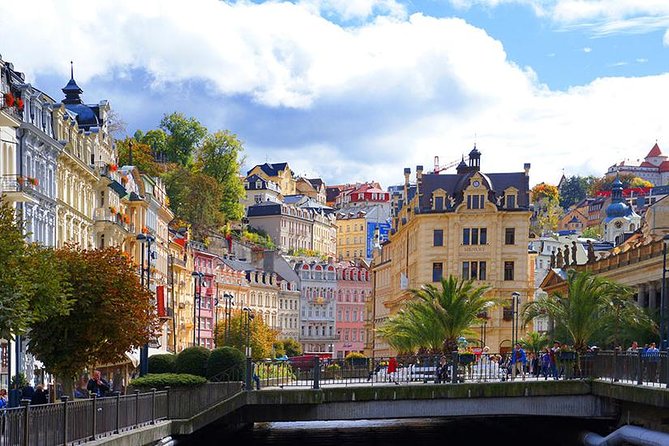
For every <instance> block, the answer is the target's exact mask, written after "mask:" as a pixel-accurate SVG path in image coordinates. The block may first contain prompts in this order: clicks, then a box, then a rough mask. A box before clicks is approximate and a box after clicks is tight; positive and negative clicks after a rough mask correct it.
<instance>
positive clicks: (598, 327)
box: [521, 270, 652, 352]
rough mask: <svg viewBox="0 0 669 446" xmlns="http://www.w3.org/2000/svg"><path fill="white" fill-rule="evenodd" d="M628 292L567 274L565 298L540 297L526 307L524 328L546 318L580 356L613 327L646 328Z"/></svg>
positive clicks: (584, 276) (588, 276)
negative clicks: (563, 334) (567, 339)
mask: <svg viewBox="0 0 669 446" xmlns="http://www.w3.org/2000/svg"><path fill="white" fill-rule="evenodd" d="M631 295H632V290H631V289H629V288H627V287H625V286H622V285H620V284H617V283H615V282H611V281H609V280H606V279H603V278H601V277H598V276H594V275H592V274H590V273H588V272H585V271H582V272H576V271H574V270H569V271H568V272H567V294H563V293H554V294H552V295H548V294H546V295H543V296H539V297H537V299H536V300H534V301H532V302H529V303H528V304H526V305H525V306H524V307H523V309H522V311H521V314H522V318H523V321H524V323H525V324H527V323H528V322H530V321H531V320H532V319H534V318H535V317H538V316H542V315H546V316H548V317H549V318H550V319H551V320H552V321H553V323H554V324H555V325H556V327H558V328H562V329H564V330H565V331H566V333H568V335H569V337H570V338H571V341H572V343H573V345H574V349H575V350H577V351H579V352H584V351H585V350H586V349H587V348H588V342H589V341H590V340H591V339H592V338H593V337H594V336H595V335H598V334H600V333H610V332H611V330H614V329H615V328H614V327H615V325H616V323H618V324H622V325H629V326H648V325H652V321H650V320H649V319H648V317H647V316H646V314H645V313H644V312H643V311H642V310H641V309H640V308H639V307H638V306H636V305H634V304H633V302H632V301H631V298H630V297H631Z"/></svg>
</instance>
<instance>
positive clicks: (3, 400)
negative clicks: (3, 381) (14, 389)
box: [0, 389, 7, 409]
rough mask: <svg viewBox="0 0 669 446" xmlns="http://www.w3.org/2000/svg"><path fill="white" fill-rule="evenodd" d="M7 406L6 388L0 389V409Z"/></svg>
mask: <svg viewBox="0 0 669 446" xmlns="http://www.w3.org/2000/svg"><path fill="white" fill-rule="evenodd" d="M5 407H7V390H6V389H0V409H4V408H5Z"/></svg>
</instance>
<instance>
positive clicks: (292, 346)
mask: <svg viewBox="0 0 669 446" xmlns="http://www.w3.org/2000/svg"><path fill="white" fill-rule="evenodd" d="M283 349H284V350H285V352H286V356H288V357H291V356H300V355H301V354H302V344H300V343H299V342H298V341H296V340H295V339H292V338H289V339H284V341H283Z"/></svg>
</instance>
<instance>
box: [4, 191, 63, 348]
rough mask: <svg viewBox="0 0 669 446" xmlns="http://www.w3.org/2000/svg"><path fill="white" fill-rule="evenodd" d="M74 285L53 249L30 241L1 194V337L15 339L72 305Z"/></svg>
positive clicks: (60, 313) (61, 313)
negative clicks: (72, 285) (66, 275)
mask: <svg viewBox="0 0 669 446" xmlns="http://www.w3.org/2000/svg"><path fill="white" fill-rule="evenodd" d="M70 291H71V290H70V287H69V285H68V284H67V282H66V280H65V270H64V268H63V265H62V264H61V263H60V262H59V261H58V259H57V258H56V256H55V255H54V252H53V250H50V249H46V248H42V247H40V246H38V245H35V244H27V243H26V242H25V239H24V234H23V224H22V222H21V221H20V220H17V219H16V216H15V213H14V209H13V208H12V207H11V206H10V204H9V203H8V202H7V201H5V199H4V197H2V196H0V337H1V338H3V339H11V338H12V337H13V336H14V335H22V334H25V333H26V332H27V331H28V330H29V329H30V327H31V326H32V325H33V324H34V323H36V322H39V321H42V320H44V319H45V318H47V317H49V316H51V315H52V314H56V315H63V314H67V313H68V312H69V310H70V308H71V305H72V301H71V300H70Z"/></svg>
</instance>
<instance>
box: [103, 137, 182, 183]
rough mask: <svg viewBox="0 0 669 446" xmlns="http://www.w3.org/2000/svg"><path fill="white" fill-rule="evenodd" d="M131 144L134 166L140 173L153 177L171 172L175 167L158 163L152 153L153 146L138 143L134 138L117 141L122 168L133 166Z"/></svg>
mask: <svg viewBox="0 0 669 446" xmlns="http://www.w3.org/2000/svg"><path fill="white" fill-rule="evenodd" d="M130 144H132V165H133V166H135V167H137V168H138V169H139V171H140V172H142V173H144V174H147V175H149V176H152V177H157V176H159V175H160V174H162V173H164V172H166V171H168V170H170V168H173V167H174V165H173V164H172V165H165V164H160V163H158V162H156V160H155V158H154V157H153V153H152V151H151V146H149V145H148V144H144V143H142V142H138V141H137V140H135V139H134V138H125V139H122V140H117V141H116V147H118V162H119V164H120V165H121V166H127V165H130V164H131V160H130Z"/></svg>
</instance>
